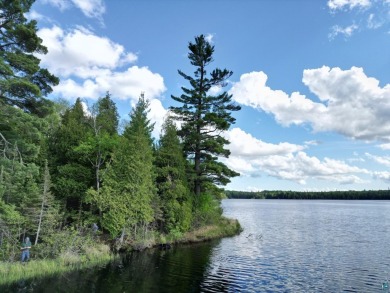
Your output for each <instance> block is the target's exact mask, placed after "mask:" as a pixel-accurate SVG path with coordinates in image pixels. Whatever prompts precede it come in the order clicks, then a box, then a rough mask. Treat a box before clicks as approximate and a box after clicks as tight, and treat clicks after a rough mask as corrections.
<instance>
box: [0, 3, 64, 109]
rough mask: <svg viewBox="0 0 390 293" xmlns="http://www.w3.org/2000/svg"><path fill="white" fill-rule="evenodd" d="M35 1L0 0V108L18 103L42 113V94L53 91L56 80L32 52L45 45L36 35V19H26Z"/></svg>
mask: <svg viewBox="0 0 390 293" xmlns="http://www.w3.org/2000/svg"><path fill="white" fill-rule="evenodd" d="M33 3H34V0H3V1H0V19H1V21H0V31H1V34H0V108H1V107H2V106H4V105H12V106H17V107H19V108H20V109H23V110H24V111H27V112H31V113H36V114H39V115H44V114H46V113H47V110H48V108H47V107H45V105H46V104H49V101H48V100H46V99H44V98H43V96H45V95H47V94H49V93H50V92H52V88H51V86H54V85H57V84H58V82H59V80H58V78H57V77H55V76H54V75H52V74H50V73H49V71H48V70H47V69H44V68H40V66H39V63H40V60H39V59H38V58H37V57H36V55H35V54H37V53H39V54H46V53H47V48H46V47H45V46H43V45H42V40H41V39H40V38H39V37H38V36H37V30H38V28H37V22H36V21H35V20H29V21H27V19H26V17H25V13H27V12H28V11H29V10H30V8H31V5H32V4H33Z"/></svg>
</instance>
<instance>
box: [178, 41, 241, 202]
mask: <svg viewBox="0 0 390 293" xmlns="http://www.w3.org/2000/svg"><path fill="white" fill-rule="evenodd" d="M188 49H189V53H188V58H189V60H190V62H191V64H192V65H193V66H195V68H196V70H195V72H194V77H191V76H189V75H187V74H185V73H183V72H182V71H180V70H179V74H180V75H181V76H182V77H183V78H184V79H186V80H187V81H188V82H189V83H190V85H191V88H185V87H182V90H183V94H182V95H181V96H180V97H175V96H172V99H174V100H175V101H177V102H179V103H181V104H183V105H182V106H179V107H171V110H172V111H173V112H174V113H175V114H176V116H174V117H175V119H177V120H179V121H182V122H183V124H182V127H181V130H180V131H179V134H180V136H181V138H182V140H183V145H184V151H185V153H186V155H187V158H189V159H191V160H193V161H194V165H193V168H194V169H193V170H194V174H195V178H194V189H195V190H194V191H195V194H196V195H197V196H199V195H200V193H201V192H204V191H205V190H204V185H205V184H207V182H211V183H214V184H217V185H226V184H227V183H229V182H230V179H229V178H230V177H234V176H238V175H239V174H238V173H236V172H234V171H232V170H230V169H229V168H228V167H226V166H225V165H224V164H223V163H221V162H220V161H218V157H220V156H223V157H228V156H229V155H230V152H229V150H228V149H225V148H224V146H225V145H226V144H228V143H229V142H228V141H227V140H226V139H225V138H224V137H223V136H221V132H222V131H225V130H228V129H229V127H230V125H231V124H233V123H234V122H235V118H234V117H232V116H231V112H232V111H238V110H240V107H239V106H237V105H235V104H234V103H233V102H232V96H231V95H229V94H228V93H227V92H222V93H221V94H217V95H211V94H210V89H211V88H212V87H215V86H217V87H224V86H225V85H226V80H227V79H228V78H229V77H230V76H231V75H232V74H233V73H232V72H231V71H229V70H227V69H223V70H221V69H218V68H216V69H214V70H212V71H211V72H210V74H209V76H208V75H207V71H206V68H207V66H208V65H209V64H210V63H211V62H212V61H213V53H214V46H212V45H211V44H210V43H209V42H207V41H206V39H205V37H204V35H200V36H198V37H196V38H195V42H194V43H189V45H188Z"/></svg>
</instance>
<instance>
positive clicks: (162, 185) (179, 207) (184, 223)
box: [155, 117, 192, 232]
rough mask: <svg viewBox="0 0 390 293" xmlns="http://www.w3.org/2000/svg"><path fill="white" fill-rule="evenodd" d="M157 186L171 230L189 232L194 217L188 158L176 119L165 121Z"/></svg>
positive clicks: (158, 155) (160, 147) (167, 224)
mask: <svg viewBox="0 0 390 293" xmlns="http://www.w3.org/2000/svg"><path fill="white" fill-rule="evenodd" d="M155 164H156V167H157V180H156V181H157V186H158V190H159V196H160V198H161V201H162V204H161V206H162V210H163V219H164V222H163V226H164V230H165V231H167V232H171V231H174V230H176V231H180V232H185V231H187V230H188V229H189V227H190V224H191V219H192V214H191V211H192V201H191V197H190V190H189V187H188V182H187V176H186V160H185V158H184V154H183V149H182V146H181V144H180V140H179V137H178V136H177V129H176V127H175V125H174V124H173V121H172V118H170V117H168V118H167V119H166V120H165V122H164V124H163V134H162V135H161V137H160V141H159V145H158V149H157V154H156V162H155Z"/></svg>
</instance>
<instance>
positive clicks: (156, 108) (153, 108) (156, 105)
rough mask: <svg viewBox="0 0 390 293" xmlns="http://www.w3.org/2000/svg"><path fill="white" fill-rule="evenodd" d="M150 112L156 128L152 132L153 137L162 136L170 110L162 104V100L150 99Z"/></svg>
mask: <svg viewBox="0 0 390 293" xmlns="http://www.w3.org/2000/svg"><path fill="white" fill-rule="evenodd" d="M149 109H150V112H149V113H148V118H149V119H150V121H151V122H152V123H154V129H153V132H152V136H153V137H156V138H158V137H160V134H161V129H162V125H163V123H164V120H165V118H166V116H167V113H168V111H167V110H166V109H165V108H164V106H163V105H162V104H161V101H160V100H157V99H153V100H151V101H150V107H149Z"/></svg>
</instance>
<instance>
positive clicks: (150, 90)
mask: <svg viewBox="0 0 390 293" xmlns="http://www.w3.org/2000/svg"><path fill="white" fill-rule="evenodd" d="M38 35H39V36H40V37H41V38H42V39H43V44H44V45H45V46H46V47H47V48H48V51H49V53H48V54H47V55H41V56H39V57H40V58H41V60H42V64H43V66H45V67H47V68H48V69H49V70H50V71H51V72H53V73H54V74H56V75H58V76H60V77H61V82H60V84H59V85H58V86H57V87H55V88H54V94H57V95H59V96H62V97H64V98H71V99H73V98H75V97H84V98H92V99H96V98H98V97H99V96H102V95H103V94H104V93H105V92H107V91H109V92H110V93H111V94H112V95H113V97H115V98H119V99H133V100H137V99H138V97H139V95H140V93H141V92H145V94H146V96H147V97H148V98H150V99H153V98H156V97H158V96H160V95H161V94H162V93H163V92H164V91H165V90H166V88H165V85H164V80H163V78H162V76H161V75H159V74H158V73H153V72H152V71H151V70H150V69H149V68H148V67H138V66H135V65H133V66H131V67H127V68H126V66H129V65H131V64H132V63H134V62H135V61H137V59H138V57H137V55H136V54H134V53H132V52H127V51H126V50H125V48H124V47H123V46H122V45H120V44H117V43H115V42H113V41H111V40H110V39H108V38H106V37H101V36H98V35H96V34H94V33H93V32H91V31H89V30H88V29H85V28H84V27H77V28H74V29H71V30H69V31H64V30H63V29H62V28H60V27H58V26H53V27H51V28H43V29H41V30H39V32H38ZM86 44H88V45H86ZM91 48H93V50H91Z"/></svg>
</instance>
